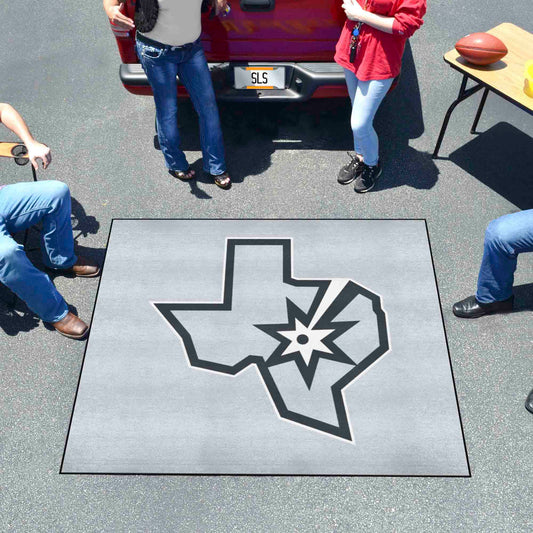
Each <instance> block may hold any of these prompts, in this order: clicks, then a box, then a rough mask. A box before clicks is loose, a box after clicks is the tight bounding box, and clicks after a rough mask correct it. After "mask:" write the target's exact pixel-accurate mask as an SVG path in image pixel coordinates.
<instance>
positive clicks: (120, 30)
mask: <svg viewBox="0 0 533 533" xmlns="http://www.w3.org/2000/svg"><path fill="white" fill-rule="evenodd" d="M125 7H126V3H122V4H120V8H119V9H120V11H121V13H124V12H125ZM109 24H110V26H111V31H112V32H113V34H114V35H115V37H123V38H124V37H129V36H130V31H129V30H124V29H123V28H119V27H118V26H117V25H116V24H113V23H112V22H111V21H109ZM133 31H134V30H133Z"/></svg>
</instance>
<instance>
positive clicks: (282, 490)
mask: <svg viewBox="0 0 533 533" xmlns="http://www.w3.org/2000/svg"><path fill="white" fill-rule="evenodd" d="M0 17H1V19H2V20H3V21H4V24H3V29H2V34H1V35H0V101H4V102H9V103H11V104H12V105H13V106H14V107H15V108H16V109H18V110H19V112H20V113H21V114H22V115H23V117H24V118H25V119H26V121H27V123H28V124H29V126H30V128H31V130H32V132H33V133H34V136H35V137H36V138H37V139H39V140H41V141H42V142H45V143H47V144H49V145H50V147H51V149H52V153H53V163H52V165H51V167H50V168H49V170H47V171H45V172H43V171H41V172H40V173H39V175H40V177H41V178H43V179H44V178H47V179H59V180H61V181H64V182H66V183H67V184H68V185H69V187H70V189H71V192H72V196H73V212H74V215H75V218H76V223H75V230H74V233H75V236H76V237H77V243H78V246H79V250H80V252H81V253H83V254H85V255H89V256H92V257H95V258H98V259H103V256H104V250H105V246H106V241H107V236H108V232H109V227H110V224H111V220H112V219H113V218H248V217H249V218H315V217H316V218H425V219H427V222H428V228H429V233H430V238H431V244H432V251H433V258H434V263H435V270H436V275H437V280H438V284H439V290H440V296H441V301H442V307H443V313H444V320H445V325H446V330H447V335H448V341H449V347H450V354H451V360H452V363H453V369H454V375H455V382H456V387H457V394H458V398H459V403H460V407H461V414H462V420H463V425H464V431H465V437H466V444H467V449H468V453H469V459H470V465H471V469H472V477H471V478H465V479H457V478H455V479H454V478H449V479H443V478H347V477H339V478H298V477H295V478H287V477H275V478H268V477H266V478H265V477H262V478H254V477H180V476H169V477H160V476H155V477H146V476H124V477H120V476H76V475H60V474H59V468H60V463H61V458H62V454H63V448H64V444H65V438H66V434H67V431H68V424H69V420H70V416H71V411H72V406H73V401H74V396H75V393H76V386H77V383H78V377H79V373H80V368H81V363H82V359H83V353H84V347H85V343H83V342H75V341H69V340H67V339H64V338H62V337H60V336H59V335H58V334H56V333H55V332H52V331H49V328H47V327H46V326H44V325H43V324H42V323H41V322H39V321H38V320H37V319H35V317H33V316H32V315H31V314H28V312H27V310H26V309H25V308H24V306H22V305H19V306H18V307H17V312H16V313H15V314H13V313H11V312H9V310H8V308H7V306H6V303H5V302H6V301H7V300H8V299H9V294H8V293H7V291H5V290H4V289H2V288H0V394H1V397H2V400H1V402H0V529H1V530H2V531H268V532H270V531H280V532H286V531H332V530H335V531H362V530H365V531H380V532H381V531H406V532H411V531H439V532H441V531H487V532H492V531H494V532H496V531H497V532H500V531H531V530H532V529H533V513H532V512H531V494H532V492H533V482H532V478H533V477H532V475H531V472H532V469H533V454H532V438H533V437H532V435H533V416H532V415H531V414H529V413H528V412H527V411H526V410H525V409H524V400H525V397H526V395H527V393H528V392H529V391H530V389H531V388H532V387H533V372H532V359H531V354H532V348H533V335H532V331H533V323H532V314H531V311H532V308H533V283H532V282H533V277H532V275H531V273H532V267H533V257H531V256H522V257H520V260H519V266H518V270H517V274H516V278H515V286H516V303H517V312H515V313H512V314H510V315H502V316H493V317H484V318H481V319H479V320H474V321H461V320H459V319H456V318H455V317H454V316H453V315H452V313H451V305H452V304H453V302H455V301H457V300H459V299H461V298H463V297H465V296H467V295H469V294H472V293H473V292H474V289H475V282H476V277H477V271H478V267H479V263H480V260H481V254H482V242H483V233H484V230H485V228H486V226H487V224H488V223H489V221H490V220H492V219H494V218H496V217H498V216H501V215H503V214H506V213H511V212H515V211H518V210H519V209H524V208H531V207H532V206H533V200H532V190H533V186H532V183H533V181H532V178H533V170H532V169H533V150H532V147H533V143H532V139H531V136H532V135H533V122H532V118H531V116H530V115H527V114H526V113H524V112H523V111H521V110H519V109H518V108H516V107H514V106H513V105H512V104H509V103H508V102H506V101H504V100H502V99H500V98H499V97H497V96H494V95H490V96H489V98H488V100H487V104H486V106H485V111H484V114H483V117H482V119H481V121H480V124H479V132H480V133H478V134H477V135H471V134H470V133H469V131H470V125H471V123H472V121H473V117H474V114H475V110H476V108H477V104H478V102H479V98H480V95H479V94H478V95H476V96H474V97H472V98H471V99H469V100H467V101H466V102H464V103H462V104H460V106H459V107H458V108H457V109H456V111H455V113H454V115H453V116H452V120H451V122H450V126H449V128H448V133H447V136H446V138H445V140H444V143H443V146H442V149H441V155H442V159H438V160H432V159H431V153H432V151H433V147H434V145H435V142H436V138H437V135H438V132H439V129H440V125H441V122H442V119H443V117H444V114H445V111H446V109H447V107H448V105H449V104H450V103H451V102H452V101H453V99H454V98H455V97H456V95H457V92H458V90H459V85H460V75H459V74H458V73H457V72H455V71H453V70H452V69H450V68H449V67H448V66H447V65H446V64H445V63H444V61H443V60H442V55H443V54H444V53H445V52H446V51H448V50H449V49H450V48H452V47H453V44H454V43H455V42H456V41H457V40H458V39H459V38H460V37H462V36H464V35H466V34H467V33H471V32H473V31H484V30H487V29H489V28H491V27H493V26H495V25H497V24H499V23H501V22H512V23H515V24H517V25H520V26H522V27H523V28H525V29H526V30H528V31H533V25H532V20H533V18H532V17H531V3H530V0H516V1H514V2H505V1H504V2H502V1H496V0H487V1H485V2H477V3H476V2H466V3H465V2H459V1H458V0H451V1H448V0H434V1H432V2H430V5H429V9H428V14H427V16H426V23H425V25H424V27H423V29H421V30H420V31H419V32H418V33H417V34H415V36H414V37H413V38H412V39H411V47H410V48H409V49H408V50H407V52H406V57H405V63H404V70H403V75H402V80H401V83H400V86H399V87H398V89H396V91H395V92H393V93H392V94H391V95H389V97H388V98H387V100H386V101H385V102H384V104H383V105H382V108H381V109H380V111H379V113H378V116H377V118H376V123H375V124H376V129H377V130H378V133H379V135H380V139H381V149H382V157H383V161H384V165H385V171H384V174H383V176H382V179H381V182H380V183H379V185H378V186H377V187H376V189H375V191H373V192H371V193H369V194H366V195H356V194H355V193H354V192H353V189H352V188H351V187H350V186H347V187H342V186H340V185H338V184H337V182H336V174H337V171H338V169H339V167H340V166H341V165H343V164H344V163H345V162H346V161H347V155H346V150H349V149H350V146H351V132H350V130H349V107H348V105H347V103H346V102H345V101H320V102H318V101H312V102H308V103H304V104H298V105H295V104H290V105H288V104H268V103H264V104H260V105H259V104H257V105H256V104H254V105H239V104H224V105H221V106H220V112H221V117H222V122H223V127H224V135H225V139H226V148H227V153H228V162H229V165H230V170H231V173H232V176H233V177H234V185H233V188H232V189H231V190H230V191H223V190H220V189H218V188H217V187H216V186H215V185H214V184H213V183H210V182H209V181H208V180H206V179H203V178H202V179H200V180H199V181H198V182H197V183H196V184H193V185H190V184H187V183H182V182H178V181H177V180H175V179H173V178H171V177H170V176H169V175H168V174H167V172H166V171H165V168H164V165H163V161H162V156H161V153H160V152H158V151H156V150H154V148H153V133H154V132H153V117H154V107H153V101H152V99H151V98H149V97H139V96H134V95H131V94H129V93H127V92H126V91H125V90H124V89H123V87H122V85H121V83H120V81H119V77H118V66H119V56H118V52H117V48H116V45H115V42H114V38H113V36H112V34H111V32H110V29H109V25H108V22H107V19H106V18H105V15H104V13H103V10H102V8H101V3H100V2H85V3H80V2H78V3H76V4H69V5H68V6H67V5H66V4H64V3H56V4H53V3H52V4H47V5H46V7H43V4H42V2H36V1H35V0H29V1H28V2H26V3H25V4H23V5H21V4H20V3H14V2H4V3H2V5H1V6H0ZM180 109H181V115H180V125H181V132H182V134H183V136H184V139H185V141H184V148H185V149H186V150H187V154H188V155H189V157H190V162H191V163H193V164H195V166H196V168H200V167H198V160H199V159H200V157H201V153H200V150H199V143H198V128H197V125H196V120H195V118H194V112H193V111H192V110H191V109H190V106H188V105H184V106H182V107H181V108H180ZM1 138H2V140H8V139H12V138H13V136H12V135H10V134H9V133H8V132H7V130H4V131H3V132H2V135H1ZM0 165H1V166H0V183H13V182H16V181H22V180H28V179H30V178H31V176H30V171H29V169H28V167H16V166H15V165H13V164H12V163H11V162H9V161H1V162H0ZM32 241H33V243H34V244H36V243H37V240H36V236H35V235H33V236H32ZM30 253H31V252H30ZM31 257H32V258H33V259H34V260H35V261H36V262H37V263H38V261H39V259H38V255H37V254H35V253H32V255H31ZM125 275H127V272H125ZM55 283H56V285H57V287H58V289H59V290H60V291H61V292H62V294H63V295H64V296H65V298H66V300H67V301H68V302H69V303H71V304H72V305H74V306H75V307H76V309H77V311H78V313H79V315H80V316H81V317H82V318H85V319H87V320H90V317H91V313H92V310H93V305H94V298H95V295H96V290H97V287H98V280H82V279H70V278H63V277H57V278H56V279H55ZM428 409H434V410H435V411H436V412H437V411H438V409H439V405H438V404H435V405H428ZM280 453H282V451H280Z"/></svg>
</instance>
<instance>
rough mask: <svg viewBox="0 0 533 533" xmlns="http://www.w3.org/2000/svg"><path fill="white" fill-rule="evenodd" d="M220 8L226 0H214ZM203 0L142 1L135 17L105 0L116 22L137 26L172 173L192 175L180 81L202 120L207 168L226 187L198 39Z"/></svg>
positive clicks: (138, 44) (215, 116) (185, 177)
mask: <svg viewBox="0 0 533 533" xmlns="http://www.w3.org/2000/svg"><path fill="white" fill-rule="evenodd" d="M212 3H213V7H214V9H216V12H217V13H219V12H222V11H223V10H224V9H225V7H226V4H227V2H226V0H213V2H212ZM201 7H202V0H186V1H185V0H181V1H176V0H158V2H155V0H138V2H137V6H136V8H137V11H136V17H135V25H134V21H133V20H131V19H130V18H128V17H126V16H125V15H124V14H123V13H122V12H121V9H120V3H119V0H104V9H105V11H106V14H107V16H108V17H109V19H110V21H111V22H112V23H113V24H115V25H116V26H118V27H121V28H124V29H128V30H131V29H133V28H134V27H135V26H136V28H137V34H136V35H137V37H136V50H137V55H138V57H139V60H140V62H141V65H142V67H143V69H144V71H145V73H146V77H147V78H148V82H149V83H150V86H151V87H152V92H153V95H154V101H155V109H156V123H157V134H158V138H159V145H160V147H161V151H162V152H163V155H164V157H165V163H166V166H167V168H168V170H169V173H170V174H171V175H172V176H174V177H176V178H178V179H180V180H183V181H185V180H190V179H192V178H194V175H195V173H194V171H193V170H192V169H191V168H190V167H189V163H188V162H187V158H186V156H185V154H184V153H183V151H182V150H181V148H180V134H179V130H178V121H177V118H178V97H177V80H176V76H178V77H179V79H180V81H181V82H182V83H183V85H184V86H185V87H186V89H187V91H188V93H189V96H190V98H191V100H192V103H193V105H194V108H195V109H196V112H197V113H198V116H199V119H200V142H201V147H202V154H203V169H204V172H206V173H207V174H208V175H209V176H210V177H211V178H212V179H213V180H214V182H215V184H216V185H218V186H219V187H221V188H222V189H229V188H230V187H231V178H230V176H229V174H228V173H227V170H226V162H225V156H224V143H223V139H222V129H221V126H220V118H219V113H218V107H217V103H216V100H215V92H214V90H213V84H212V81H211V73H210V71H209V68H208V65H207V61H206V58H205V55H204V51H203V48H202V44H201V42H200V33H201V30H202V28H201Z"/></svg>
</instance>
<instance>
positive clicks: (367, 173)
mask: <svg viewBox="0 0 533 533" xmlns="http://www.w3.org/2000/svg"><path fill="white" fill-rule="evenodd" d="M382 172H383V167H382V166H381V163H380V162H378V164H377V165H375V166H373V167H371V166H369V165H365V163H363V172H361V174H359V176H357V179H356V180H355V184H354V187H353V190H354V191H355V192H368V191H369V190H370V189H372V188H373V187H374V185H375V184H376V181H377V180H378V178H379V177H380V176H381V173H382Z"/></svg>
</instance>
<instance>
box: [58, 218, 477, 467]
mask: <svg viewBox="0 0 533 533" xmlns="http://www.w3.org/2000/svg"><path fill="white" fill-rule="evenodd" d="M61 471H62V473H95V474H96V473H131V474H135V473H146V474H148V473H149V474H287V475H291V474H293V475H402V476H403V475H405V476H409V475H427V476H469V475H470V472H469V466H468V459H467V456H466V451H465V445H464V439H463V433H462V427H461V421H460V416H459V412H458V405H457V400H456V395H455V389H454V382H453V376H452V371H451V367H450V360H449V355H448V350H447V344H446V337H445V333H444V328H443V322H442V315H441V310H440V306H439V297H438V293H437V287H436V283H435V276H434V271H433V265H432V259H431V252H430V248H429V242H428V236H427V231H426V225H425V222H424V221H423V220H115V221H114V222H113V225H112V230H111V235H110V240H109V247H108V251H107V256H106V260H105V266H104V270H103V275H102V280H101V283H100V288H99V291H98V296H97V302H96V307H95V312H94V317H93V322H92V331H91V334H90V338H89V341H88V344H87V351H86V354H85V359H84V363H83V368H82V372H81V377H80V383H79V388H78V392H77V396H76V401H75V406H74V410H73V415H72V420H71V425H70V429H69V434H68V438H67V444H66V448H65V454H64V458H63V464H62V468H61Z"/></svg>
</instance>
